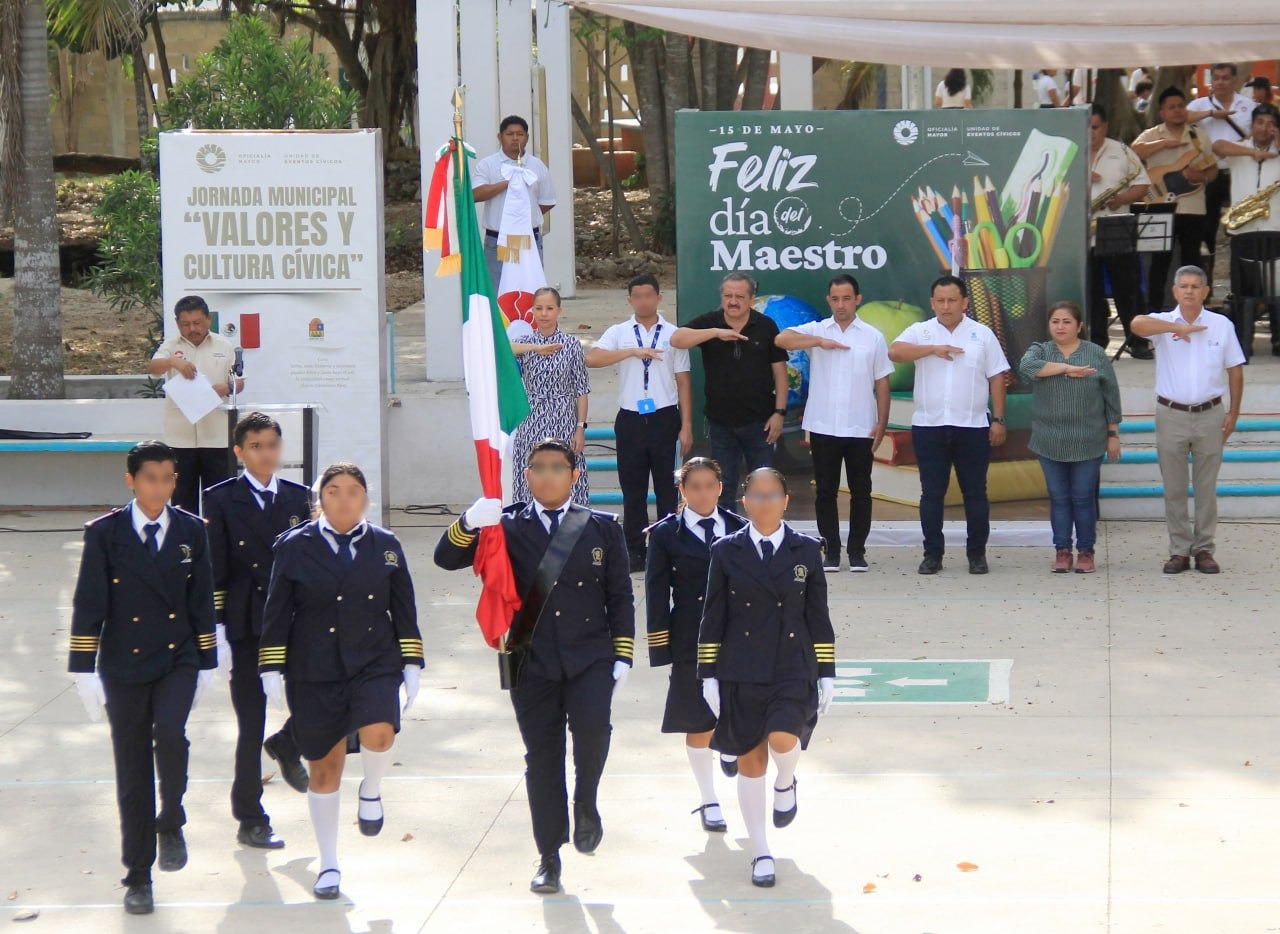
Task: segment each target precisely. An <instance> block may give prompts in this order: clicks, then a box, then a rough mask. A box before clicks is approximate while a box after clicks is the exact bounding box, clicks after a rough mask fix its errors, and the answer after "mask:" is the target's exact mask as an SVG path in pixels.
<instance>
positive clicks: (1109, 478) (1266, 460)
mask: <svg viewBox="0 0 1280 934" xmlns="http://www.w3.org/2000/svg"><path fill="white" fill-rule="evenodd" d="M1187 460H1188V462H1189V461H1190V460H1191V458H1190V457H1188V458H1187ZM1218 479H1219V480H1220V481H1225V482H1235V481H1243V482H1248V481H1257V482H1272V483H1280V448H1269V447H1256V448H1255V447H1249V448H1243V449H1241V448H1228V449H1227V450H1225V451H1223V452H1222V468H1221V470H1220V471H1219V473H1218ZM1159 481H1160V467H1159V461H1158V458H1157V454H1156V449H1155V446H1154V445H1152V446H1150V447H1144V448H1140V449H1137V450H1133V449H1126V450H1125V451H1123V452H1122V453H1121V455H1120V462H1119V463H1118V464H1111V463H1107V464H1103V466H1102V485H1103V486H1108V485H1116V484H1133V483H1144V482H1145V483H1152V482H1155V483H1158V482H1159Z"/></svg>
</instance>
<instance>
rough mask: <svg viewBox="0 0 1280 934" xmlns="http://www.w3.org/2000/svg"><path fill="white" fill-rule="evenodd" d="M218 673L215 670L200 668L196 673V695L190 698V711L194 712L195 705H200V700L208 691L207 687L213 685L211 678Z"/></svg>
mask: <svg viewBox="0 0 1280 934" xmlns="http://www.w3.org/2000/svg"><path fill="white" fill-rule="evenodd" d="M217 673H218V669H216V668H201V669H200V670H199V671H197V672H196V693H195V696H194V697H192V698H191V709H192V710H195V709H196V705H197V704H199V703H200V698H202V697H204V694H205V691H207V690H209V685H211V684H213V676H214V675H216V674H217Z"/></svg>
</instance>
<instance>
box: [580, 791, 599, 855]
mask: <svg viewBox="0 0 1280 934" xmlns="http://www.w3.org/2000/svg"><path fill="white" fill-rule="evenodd" d="M602 839H604V826H603V825H602V824H601V823H600V812H599V811H597V810H596V806H595V805H594V804H580V803H579V802H577V801H575V802H573V846H574V848H575V849H576V850H577V851H578V852H579V853H594V852H595V851H596V847H598V846H599V845H600V841H601V840H602Z"/></svg>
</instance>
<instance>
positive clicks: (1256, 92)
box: [1253, 88, 1267, 104]
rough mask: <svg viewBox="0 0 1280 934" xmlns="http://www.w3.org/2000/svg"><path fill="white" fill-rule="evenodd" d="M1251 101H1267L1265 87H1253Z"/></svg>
mask: <svg viewBox="0 0 1280 934" xmlns="http://www.w3.org/2000/svg"><path fill="white" fill-rule="evenodd" d="M1253 102H1254V103H1255V104H1265V103H1266V102H1267V89H1266V88H1254V89H1253Z"/></svg>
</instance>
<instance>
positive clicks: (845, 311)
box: [827, 282, 862, 324]
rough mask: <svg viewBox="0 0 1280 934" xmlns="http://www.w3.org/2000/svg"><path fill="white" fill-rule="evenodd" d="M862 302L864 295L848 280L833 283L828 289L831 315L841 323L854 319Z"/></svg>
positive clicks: (828, 304)
mask: <svg viewBox="0 0 1280 934" xmlns="http://www.w3.org/2000/svg"><path fill="white" fill-rule="evenodd" d="M861 302H862V296H861V295H859V294H858V293H857V292H855V291H854V290H853V286H851V285H850V284H849V283H847V282H841V283H839V284H837V285H833V286H832V287H831V288H830V289H828V290H827V307H828V308H830V309H831V317H833V318H835V319H836V320H837V321H839V322H840V323H841V324H848V323H849V322H850V321H852V320H853V317H854V315H855V314H856V313H857V311H858V305H859V304H860V303H861Z"/></svg>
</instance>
